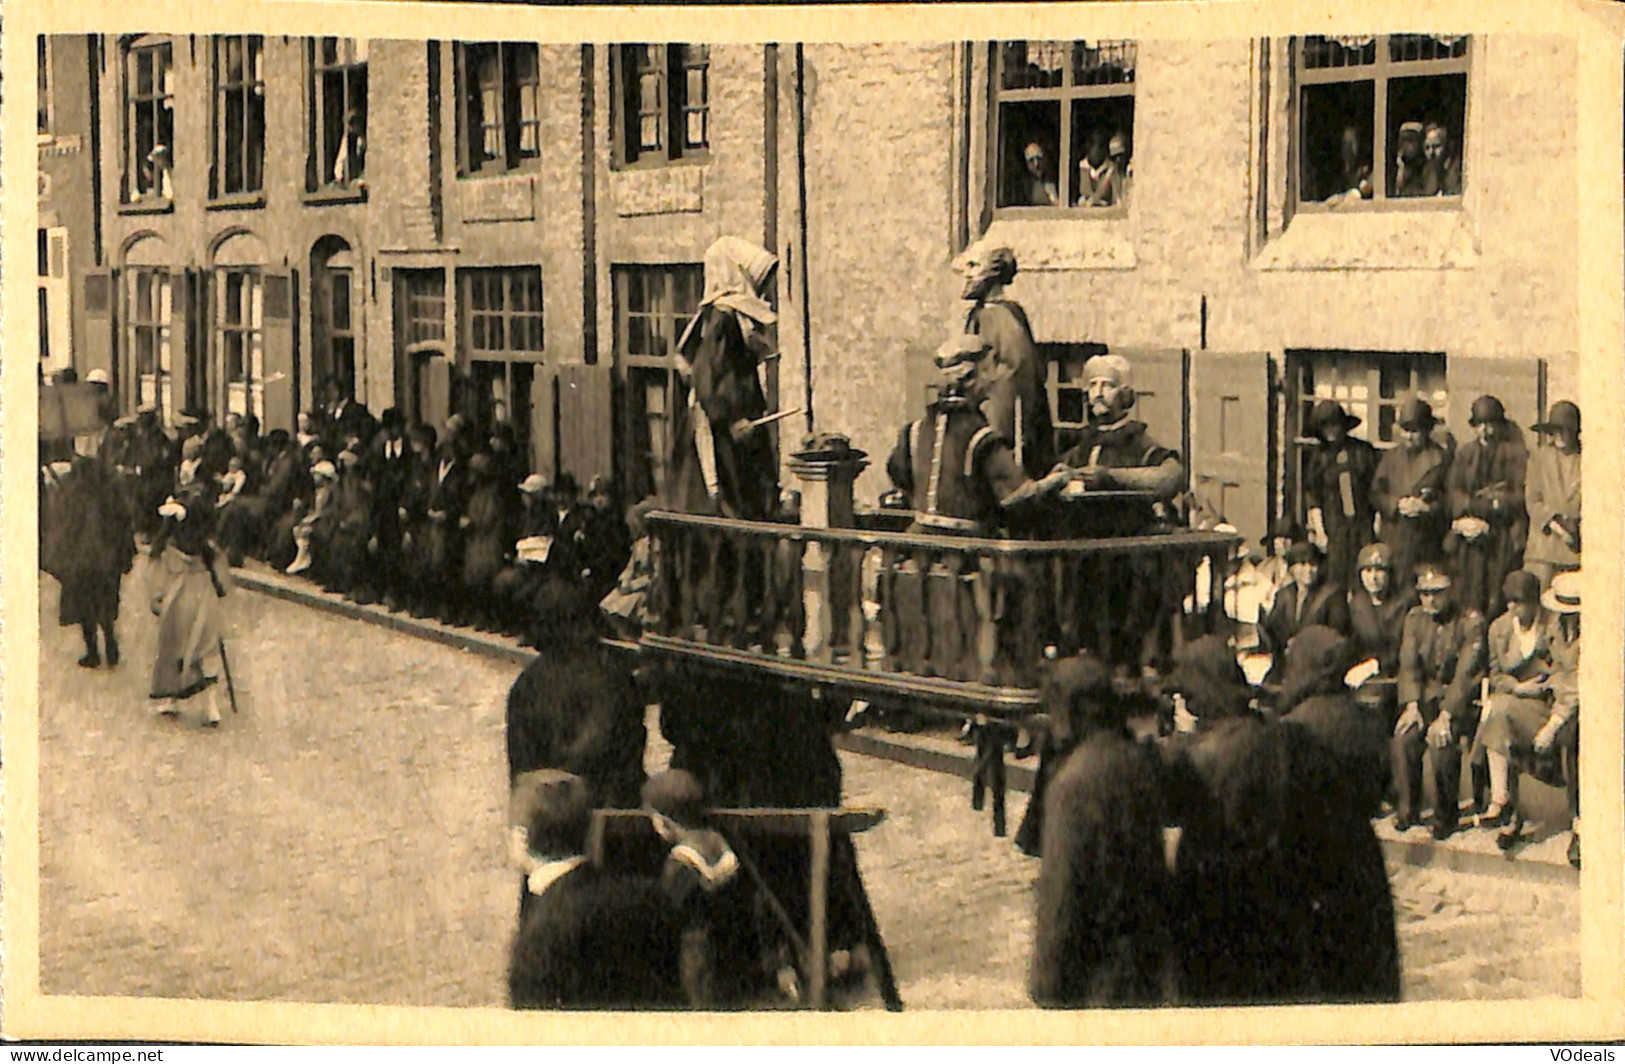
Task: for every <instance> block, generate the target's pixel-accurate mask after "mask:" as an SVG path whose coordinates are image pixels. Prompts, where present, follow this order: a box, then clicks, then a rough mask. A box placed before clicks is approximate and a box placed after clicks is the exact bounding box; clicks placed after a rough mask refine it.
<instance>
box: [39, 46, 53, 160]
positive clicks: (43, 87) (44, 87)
mask: <svg viewBox="0 0 1625 1064" xmlns="http://www.w3.org/2000/svg"><path fill="white" fill-rule="evenodd" d="M38 40H39V52H38V55H37V59H38V77H39V132H40V133H41V134H42V135H44V136H50V135H51V47H50V42H49V41H48V40H47V39H46V38H45V36H44V35H43V34H42V35H41V36H40V37H39V38H38Z"/></svg>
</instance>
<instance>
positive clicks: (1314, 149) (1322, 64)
mask: <svg viewBox="0 0 1625 1064" xmlns="http://www.w3.org/2000/svg"><path fill="white" fill-rule="evenodd" d="M1469 44H1470V41H1469V39H1468V38H1467V37H1451V36H1429V35H1425V34H1409V33H1407V34H1394V35H1391V36H1376V35H1366V36H1353V37H1302V38H1299V39H1298V40H1296V41H1295V42H1294V43H1293V48H1294V67H1295V75H1296V78H1297V92H1298V100H1297V104H1298V107H1297V111H1298V113H1297V127H1296V129H1295V130H1294V135H1295V137H1296V140H1295V143H1294V147H1295V149H1296V151H1297V154H1298V160H1299V162H1298V182H1299V184H1298V201H1299V203H1300V204H1315V203H1323V204H1327V205H1329V206H1345V205H1352V204H1356V203H1360V202H1362V201H1370V202H1374V203H1381V202H1385V201H1388V200H1397V199H1413V198H1420V197H1435V196H1445V197H1456V196H1460V195H1461V193H1462V157H1463V151H1462V149H1463V146H1464V142H1465V137H1466V124H1467V71H1468V60H1469V58H1470V48H1469Z"/></svg>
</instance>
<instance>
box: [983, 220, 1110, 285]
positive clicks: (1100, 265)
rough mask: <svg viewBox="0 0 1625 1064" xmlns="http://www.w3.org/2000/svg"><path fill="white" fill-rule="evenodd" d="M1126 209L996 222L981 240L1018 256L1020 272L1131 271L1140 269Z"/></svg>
mask: <svg viewBox="0 0 1625 1064" xmlns="http://www.w3.org/2000/svg"><path fill="white" fill-rule="evenodd" d="M1130 234H1131V230H1130V228H1129V219H1128V213H1127V208H1102V209H1101V210H1100V211H1098V212H1093V211H1091V212H1089V213H1082V212H1078V211H1057V212H1056V213H1055V214H1054V216H1053V217H1043V218H1027V217H1025V216H1023V217H1020V218H1010V217H1003V216H999V217H995V218H994V220H993V224H992V225H989V226H988V227H987V232H986V233H985V234H984V235H983V239H984V240H986V241H988V242H989V243H992V244H1003V245H1004V246H1006V247H1008V248H1009V249H1010V250H1011V251H1013V252H1015V253H1016V262H1017V263H1019V264H1020V267H1021V271H1022V272H1023V273H1026V272H1028V271H1046V270H1056V271H1060V270H1132V269H1134V267H1135V266H1137V265H1138V264H1139V259H1138V256H1137V255H1136V254H1135V251H1134V241H1133V239H1132V237H1131V235H1130Z"/></svg>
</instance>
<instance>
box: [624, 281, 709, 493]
mask: <svg viewBox="0 0 1625 1064" xmlns="http://www.w3.org/2000/svg"><path fill="white" fill-rule="evenodd" d="M613 277H614V285H615V363H616V365H615V370H616V376H617V383H618V385H619V387H618V389H617V402H618V404H619V409H618V410H617V411H616V419H617V422H618V432H617V441H618V445H619V454H618V455H617V469H618V470H619V475H620V476H621V477H622V478H623V479H624V480H625V481H626V488H627V491H628V492H629V493H630V496H631V497H632V498H642V497H644V496H646V495H648V494H650V493H652V492H656V491H659V490H661V489H662V488H663V486H664V485H665V482H666V475H667V472H668V471H667V469H666V464H667V461H668V456H669V455H670V453H671V446H672V439H671V432H672V416H673V414H674V413H675V410H674V409H673V407H674V404H675V403H676V402H677V401H678V396H677V394H676V393H677V387H676V372H677V341H678V340H679V339H680V338H681V337H682V335H683V331H684V330H685V329H687V328H688V323H689V320H690V319H691V318H693V316H694V315H695V313H696V312H697V311H698V310H699V305H700V295H701V292H702V291H703V289H704V286H705V273H704V270H703V269H702V268H701V266H700V265H699V264H698V263H680V264H676V265H660V266H650V265H628V266H616V267H614V269H613Z"/></svg>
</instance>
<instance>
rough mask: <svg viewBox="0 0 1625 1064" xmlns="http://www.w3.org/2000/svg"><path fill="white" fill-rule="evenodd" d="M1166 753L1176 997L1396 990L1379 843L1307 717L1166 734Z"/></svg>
mask: <svg viewBox="0 0 1625 1064" xmlns="http://www.w3.org/2000/svg"><path fill="white" fill-rule="evenodd" d="M1164 756H1165V762H1166V764H1167V766H1168V767H1167V773H1166V776H1165V779H1166V780H1167V781H1168V783H1167V788H1166V792H1165V793H1166V794H1167V796H1168V802H1169V808H1170V813H1171V814H1172V817H1173V819H1174V822H1175V823H1178V824H1179V825H1180V826H1181V827H1182V828H1183V832H1182V834H1181V837H1180V841H1179V849H1178V853H1177V857H1176V860H1175V873H1174V895H1175V899H1176V900H1175V905H1174V909H1173V911H1174V913H1175V914H1176V916H1175V920H1174V923H1175V926H1174V927H1173V928H1172V929H1171V930H1172V933H1173V938H1174V942H1175V943H1176V947H1177V949H1178V951H1179V963H1178V969H1179V971H1178V982H1179V1000H1180V1001H1181V1003H1186V1004H1237V1005H1240V1004H1264V1003H1288V1002H1355V1001H1373V1002H1374V1001H1394V1000H1397V999H1398V997H1399V992H1400V984H1399V950H1398V943H1397V938H1396V933H1395V925H1394V909H1393V898H1392V894H1391V892H1390V891H1389V887H1388V879H1387V869H1386V867H1385V865H1384V862H1383V855H1382V848H1381V846H1380V845H1379V844H1378V842H1377V838H1376V835H1375V833H1374V832H1373V831H1372V828H1371V823H1370V821H1369V819H1367V816H1366V813H1365V811H1364V810H1363V809H1362V808H1360V807H1359V803H1358V801H1357V800H1356V799H1355V798H1353V797H1351V789H1350V780H1351V776H1350V774H1349V769H1348V767H1347V766H1346V765H1345V764H1343V763H1341V762H1340V759H1339V758H1338V756H1337V755H1336V754H1334V753H1333V752H1331V751H1329V750H1327V749H1326V748H1325V747H1324V746H1322V744H1321V743H1320V742H1319V741H1318V740H1317V739H1316V738H1315V736H1314V733H1313V732H1312V731H1311V730H1310V729H1309V728H1306V727H1303V726H1299V725H1294V724H1290V723H1285V722H1283V723H1279V724H1268V723H1265V722H1263V721H1260V720H1257V719H1252V718H1246V717H1242V718H1233V719H1229V720H1223V721H1220V722H1218V723H1216V724H1214V725H1212V726H1211V727H1209V728H1206V729H1204V730H1202V731H1200V732H1198V733H1197V734H1196V735H1194V736H1180V737H1178V738H1177V739H1175V740H1170V741H1169V742H1168V743H1167V744H1165V746H1164ZM1352 793H1355V794H1357V793H1358V791H1357V790H1356V791H1354V792H1352Z"/></svg>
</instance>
